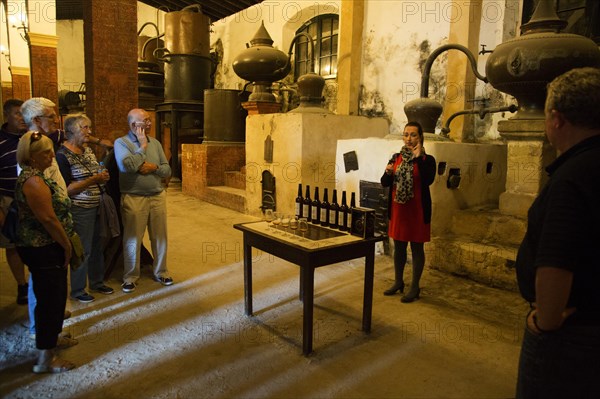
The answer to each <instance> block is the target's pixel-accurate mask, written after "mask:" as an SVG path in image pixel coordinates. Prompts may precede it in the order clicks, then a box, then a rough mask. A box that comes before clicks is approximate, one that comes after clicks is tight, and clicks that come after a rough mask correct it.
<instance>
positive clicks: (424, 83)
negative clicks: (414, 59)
mask: <svg viewBox="0 0 600 399" xmlns="http://www.w3.org/2000/svg"><path fill="white" fill-rule="evenodd" d="M447 50H459V51H461V52H463V53H464V54H465V55H466V56H467V58H468V59H469V63H470V64H471V69H472V70H473V73H474V74H475V76H476V77H477V79H479V80H482V81H483V82H484V83H487V82H488V79H487V78H486V77H485V76H483V75H481V74H480V73H479V72H478V71H477V61H476V60H475V56H473V53H471V50H469V49H468V48H466V47H465V46H463V45H460V44H445V45H443V46H440V47H438V48H437V49H435V50H434V51H433V53H431V54H429V57H427V61H425V66H424V68H423V74H422V75H421V98H424V97H429V75H430V74H431V66H432V65H433V62H434V61H435V59H436V58H437V57H438V56H439V55H440V54H441V53H443V52H444V51H447Z"/></svg>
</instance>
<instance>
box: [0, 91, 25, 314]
mask: <svg viewBox="0 0 600 399" xmlns="http://www.w3.org/2000/svg"><path fill="white" fill-rule="evenodd" d="M22 104H23V101H21V100H16V99H10V100H6V102H5V103H4V105H3V111H4V120H5V121H6V123H4V124H3V125H2V128H0V217H1V218H2V223H3V221H4V215H5V214H6V211H7V210H8V207H9V205H10V203H11V202H12V200H13V198H14V196H15V184H16V183H17V177H18V173H17V145H18V144H19V139H20V138H21V136H22V135H23V133H25V132H26V131H27V125H25V121H24V120H23V115H21V105H22ZM2 223H0V225H1V224H2ZM0 247H2V248H5V249H6V262H7V263H8V266H9V267H10V271H11V272H12V274H13V276H14V277H15V280H17V303H18V304H19V305H26V304H27V290H28V285H27V280H26V279H25V266H24V265H23V262H22V261H21V258H20V257H19V254H18V253H17V250H16V249H15V245H14V244H13V243H11V242H9V240H8V239H7V238H6V237H4V236H3V235H2V234H0Z"/></svg>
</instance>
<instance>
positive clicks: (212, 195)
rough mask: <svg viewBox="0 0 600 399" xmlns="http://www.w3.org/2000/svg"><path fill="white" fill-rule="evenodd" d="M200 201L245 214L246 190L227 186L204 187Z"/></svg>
mask: <svg viewBox="0 0 600 399" xmlns="http://www.w3.org/2000/svg"><path fill="white" fill-rule="evenodd" d="M202 200H203V201H206V202H209V203H211V204H215V205H220V206H222V207H225V208H229V209H233V210H234V211H237V212H241V213H246V190H242V189H239V188H233V187H228V186H211V187H206V190H205V191H204V195H203V196H202Z"/></svg>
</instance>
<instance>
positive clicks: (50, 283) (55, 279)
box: [15, 131, 77, 373]
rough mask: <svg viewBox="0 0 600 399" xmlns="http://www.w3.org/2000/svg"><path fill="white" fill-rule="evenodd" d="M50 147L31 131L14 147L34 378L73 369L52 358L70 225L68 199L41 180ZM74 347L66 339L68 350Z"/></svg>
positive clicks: (58, 328) (45, 139) (63, 295)
mask: <svg viewBox="0 0 600 399" xmlns="http://www.w3.org/2000/svg"><path fill="white" fill-rule="evenodd" d="M53 147H54V146H53V143H52V140H50V139H49V138H48V137H46V136H44V135H43V134H42V133H40V132H37V131H29V132H27V133H25V134H24V135H23V137H22V138H21V140H20V141H19V145H18V147H17V162H18V163H19V166H20V167H21V168H22V171H21V174H20V175H19V177H18V179H17V183H16V187H15V199H16V201H17V203H18V209H19V225H18V228H17V240H16V243H15V245H16V247H17V252H18V253H19V256H20V257H21V259H22V260H23V263H25V264H26V265H27V267H28V268H29V272H30V274H31V276H32V279H33V289H34V293H35V296H36V298H37V304H36V307H35V312H34V313H35V333H36V335H35V340H36V347H37V349H38V350H39V357H38V361H37V364H36V365H35V366H33V372H34V373H60V372H63V371H67V370H70V369H72V368H74V367H75V365H74V364H73V363H71V362H68V361H66V360H63V359H61V358H59V357H57V355H56V348H57V344H58V339H59V334H60V332H61V331H62V325H63V316H64V311H65V306H66V302H67V267H68V265H69V262H70V260H71V255H72V246H71V241H70V239H69V237H70V236H71V235H72V234H73V220H72V218H71V213H70V212H69V209H70V207H71V200H70V199H69V197H68V196H66V195H65V192H64V190H61V189H60V188H59V187H58V185H57V183H56V182H55V181H54V180H51V179H49V178H47V177H45V176H44V170H46V169H47V168H48V167H50V165H52V160H53V159H54V148H53ZM76 343H77V341H76V340H69V344H70V345H74V344H76ZM61 346H65V345H64V343H63V345H61Z"/></svg>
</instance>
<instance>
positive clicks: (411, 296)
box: [400, 288, 421, 303]
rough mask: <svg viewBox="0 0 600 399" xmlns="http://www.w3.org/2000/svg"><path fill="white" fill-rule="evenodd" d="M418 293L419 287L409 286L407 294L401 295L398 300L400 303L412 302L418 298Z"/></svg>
mask: <svg viewBox="0 0 600 399" xmlns="http://www.w3.org/2000/svg"><path fill="white" fill-rule="evenodd" d="M420 294H421V289H420V288H417V289H413V288H411V289H410V291H409V292H408V294H406V295H403V296H402V298H400V302H402V303H411V302H414V301H415V300H417V299H419V295H420Z"/></svg>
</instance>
